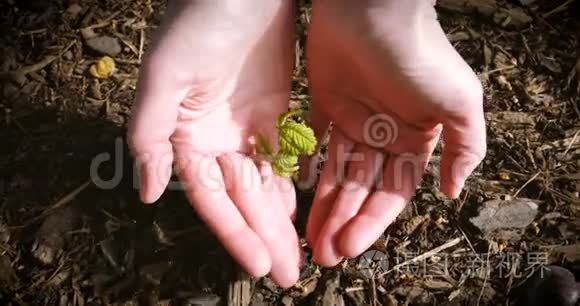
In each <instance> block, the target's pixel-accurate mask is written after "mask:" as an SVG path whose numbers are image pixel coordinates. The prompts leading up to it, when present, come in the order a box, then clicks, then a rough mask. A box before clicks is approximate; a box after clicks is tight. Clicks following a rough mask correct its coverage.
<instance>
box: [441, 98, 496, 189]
mask: <svg viewBox="0 0 580 306" xmlns="http://www.w3.org/2000/svg"><path fill="white" fill-rule="evenodd" d="M463 114H464V115H458V116H456V117H454V118H452V119H450V120H448V122H446V123H444V127H443V157H442V160H441V191H442V192H443V193H445V194H446V195H447V196H448V197H450V198H453V199H455V198H457V197H459V194H460V193H461V190H462V189H463V185H464V184H465V181H466V180H467V178H468V177H469V175H471V173H472V172H473V170H475V168H476V167H477V166H478V165H479V163H480V162H481V161H482V160H483V158H484V157H485V153H486V150H487V144H486V130H485V120H484V115H483V108H482V106H481V104H480V106H479V107H478V108H477V109H476V110H467V111H465V112H463Z"/></svg>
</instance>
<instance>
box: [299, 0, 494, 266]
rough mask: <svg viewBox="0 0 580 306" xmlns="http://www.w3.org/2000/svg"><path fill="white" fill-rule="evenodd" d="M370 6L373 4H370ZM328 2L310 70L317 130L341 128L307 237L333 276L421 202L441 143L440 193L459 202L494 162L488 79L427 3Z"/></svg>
mask: <svg viewBox="0 0 580 306" xmlns="http://www.w3.org/2000/svg"><path fill="white" fill-rule="evenodd" d="M363 2H364V3H363ZM363 2H361V1H357V0H332V1H330V0H320V1H315V2H314V4H313V10H312V12H313V15H312V25H311V29H310V31H309V38H308V48H307V52H308V53H307V60H308V77H309V82H310V89H311V93H312V99H313V102H312V103H313V104H312V111H311V112H312V114H311V116H312V118H311V124H312V126H313V128H314V129H315V130H316V131H317V134H318V136H319V137H320V136H321V135H322V134H323V133H324V130H325V129H326V127H327V126H328V122H329V121H332V122H333V124H334V127H333V130H332V133H331V137H330V143H329V147H328V159H327V161H326V163H325V165H324V168H323V171H322V173H321V175H320V181H319V183H318V187H317V191H316V195H315V198H314V203H313V206H312V209H311V212H310V216H309V220H308V225H307V235H306V238H307V240H308V242H309V244H310V245H311V247H312V248H313V252H314V259H315V261H316V262H318V263H319V264H322V265H325V266H333V265H336V264H337V263H338V262H339V261H340V260H341V259H342V258H343V257H355V256H358V255H360V254H361V253H362V252H364V251H365V250H366V249H367V248H368V247H370V246H371V245H372V243H374V241H376V239H377V238H378V237H379V236H380V235H381V234H382V233H383V232H384V230H385V229H386V227H387V226H388V225H390V224H391V223H392V222H393V221H394V220H395V219H396V217H397V216H398V215H399V214H400V213H401V211H402V210H403V208H404V207H405V205H406V204H407V203H408V202H409V201H410V199H411V198H412V196H413V194H414V193H415V190H416V188H417V185H418V184H419V183H420V182H421V177H422V175H423V173H424V170H425V167H426V165H427V163H428V161H429V159H430V157H431V154H432V152H433V150H434V149H435V147H436V144H437V142H438V140H439V137H440V135H441V134H442V136H443V140H444V147H443V156H442V160H441V165H440V167H441V169H440V173H441V178H440V188H441V190H442V191H443V192H444V193H445V194H446V195H448V196H449V197H451V198H456V197H458V195H459V193H460V191H461V189H462V187H463V184H464V182H465V180H466V178H467V177H468V176H469V175H470V173H471V172H472V171H473V170H474V169H475V167H476V166H477V165H478V164H479V163H480V162H481V160H482V159H483V157H484V156H485V152H486V131H485V122H484V117H483V105H482V104H483V103H482V100H483V94H482V88H481V85H480V83H479V80H478V78H477V77H476V75H475V74H474V72H473V71H472V70H471V69H470V67H469V66H468V65H467V64H466V63H465V62H464V61H463V60H462V58H461V57H460V55H459V54H458V53H457V52H456V51H455V50H454V48H453V47H452V45H451V44H450V43H449V42H448V40H447V38H446V36H445V34H444V32H443V30H442V29H441V27H440V25H439V23H438V21H437V16H436V12H435V9H434V7H433V6H434V4H435V1H427V0H409V1H399V0H381V1H378V0H376V1H363Z"/></svg>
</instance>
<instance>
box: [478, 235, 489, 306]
mask: <svg viewBox="0 0 580 306" xmlns="http://www.w3.org/2000/svg"><path fill="white" fill-rule="evenodd" d="M490 251H491V244H489V246H488V247H487V254H489V253H490ZM485 268H486V271H485V277H484V278H483V285H482V286H481V291H480V292H479V296H478V297H477V306H479V304H480V303H481V298H482V297H483V292H484V291H485V285H487V280H488V278H489V276H488V274H489V273H490V271H489V255H488V256H487V260H486V261H485Z"/></svg>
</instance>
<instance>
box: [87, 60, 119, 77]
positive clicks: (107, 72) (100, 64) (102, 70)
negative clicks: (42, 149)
mask: <svg viewBox="0 0 580 306" xmlns="http://www.w3.org/2000/svg"><path fill="white" fill-rule="evenodd" d="M113 72H115V61H114V60H113V59H112V58H110V57H108V56H103V57H102V58H100V59H99V60H98V61H97V62H96V63H94V64H93V65H92V66H91V67H90V68H89V73H90V74H91V75H92V76H94V77H95V78H98V79H106V78H108V77H110V76H111V75H113Z"/></svg>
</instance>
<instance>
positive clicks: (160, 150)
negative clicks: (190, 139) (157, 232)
mask: <svg viewBox="0 0 580 306" xmlns="http://www.w3.org/2000/svg"><path fill="white" fill-rule="evenodd" d="M155 58H157V59H159V58H163V57H161V56H158V55H157V56H156V55H153V58H150V59H148V60H147V61H146V62H145V63H144V64H143V67H142V70H141V74H140V76H139V82H138V87H137V93H136V100H135V104H134V105H133V109H132V112H131V119H130V121H129V124H128V135H127V138H128V143H129V146H130V149H131V153H132V154H133V156H134V158H135V160H136V162H137V165H138V171H139V174H140V197H141V200H142V201H143V202H145V203H152V202H155V201H157V200H158V199H159V197H161V195H162V194H163V191H164V190H165V187H166V186H167V184H168V182H169V179H170V178H171V170H172V164H173V148H172V145H171V142H170V137H171V135H172V134H173V132H174V130H175V127H176V124H177V116H178V108H179V104H180V102H181V101H182V100H183V99H184V97H185V94H186V91H185V92H184V90H183V88H185V87H184V86H183V85H182V84H183V82H180V80H178V79H176V78H177V77H176V76H175V74H172V73H170V71H169V69H168V68H167V67H166V66H169V65H164V63H163V60H162V61H159V60H157V59H155Z"/></svg>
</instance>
